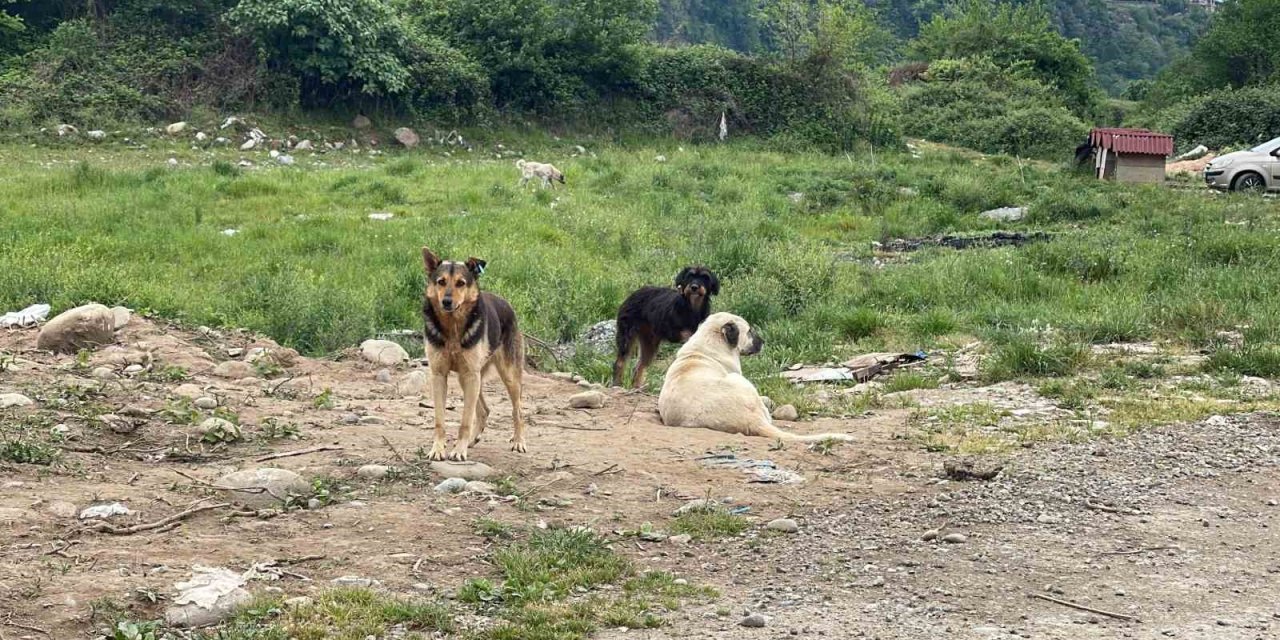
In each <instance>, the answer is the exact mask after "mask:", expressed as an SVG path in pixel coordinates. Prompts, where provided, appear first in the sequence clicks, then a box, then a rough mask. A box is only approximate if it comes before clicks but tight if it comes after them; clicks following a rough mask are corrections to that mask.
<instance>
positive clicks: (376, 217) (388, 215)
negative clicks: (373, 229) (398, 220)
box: [369, 212, 396, 220]
mask: <svg viewBox="0 0 1280 640" xmlns="http://www.w3.org/2000/svg"><path fill="white" fill-rule="evenodd" d="M394 217H396V215H395V214H394V213H385V212H379V213H371V214H369V219H370V220H390V219H392V218H394Z"/></svg>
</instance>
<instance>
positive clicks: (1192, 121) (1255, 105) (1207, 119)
mask: <svg viewBox="0 0 1280 640" xmlns="http://www.w3.org/2000/svg"><path fill="white" fill-rule="evenodd" d="M1162 120H1163V123H1164V124H1166V125H1167V126H1168V131H1170V132H1171V133H1173V135H1174V138H1175V139H1177V140H1181V141H1184V142H1187V143H1194V144H1203V145H1206V146H1208V147H1211V148H1221V147H1227V146H1251V145H1254V144H1257V143H1259V142H1264V141H1266V140H1269V139H1271V138H1273V137H1275V136H1276V135H1277V132H1278V131H1280V85H1271V86H1261V87H1248V88H1245V89H1224V90H1221V91H1217V92H1214V93H1211V94H1208V95H1206V96H1203V97H1200V98H1195V99H1192V100H1188V101H1186V102H1184V103H1182V104H1179V105H1176V106H1175V107H1172V108H1171V109H1170V110H1169V111H1167V112H1165V113H1164V114H1163V115H1162Z"/></svg>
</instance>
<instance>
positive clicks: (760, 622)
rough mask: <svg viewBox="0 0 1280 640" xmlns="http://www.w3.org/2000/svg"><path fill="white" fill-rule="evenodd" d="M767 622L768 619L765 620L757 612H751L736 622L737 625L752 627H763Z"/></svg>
mask: <svg viewBox="0 0 1280 640" xmlns="http://www.w3.org/2000/svg"><path fill="white" fill-rule="evenodd" d="M768 623H769V621H768V620H766V619H765V617H764V616H762V615H760V614H758V613H753V614H751V615H749V616H747V617H745V618H743V619H742V621H741V622H739V623H738V625H739V626H742V627H750V628H753V629H760V628H763V627H764V626H765V625H766V624H768Z"/></svg>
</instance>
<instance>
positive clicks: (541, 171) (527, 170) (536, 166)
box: [516, 160, 564, 189]
mask: <svg viewBox="0 0 1280 640" xmlns="http://www.w3.org/2000/svg"><path fill="white" fill-rule="evenodd" d="M516 168H517V169H519V170H520V186H521V187H523V186H524V185H526V184H528V183H529V181H530V180H532V179H534V178H539V179H541V180H542V188H543V189H546V188H547V187H548V186H551V187H554V185H552V184H551V183H552V182H553V181H554V182H559V183H560V184H564V174H563V173H561V172H560V170H559V169H557V168H555V167H554V166H553V165H550V164H546V163H543V162H526V161H524V160H516Z"/></svg>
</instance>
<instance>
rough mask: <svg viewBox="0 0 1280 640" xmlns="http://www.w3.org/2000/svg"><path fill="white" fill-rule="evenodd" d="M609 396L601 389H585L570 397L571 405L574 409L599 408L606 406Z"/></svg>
mask: <svg viewBox="0 0 1280 640" xmlns="http://www.w3.org/2000/svg"><path fill="white" fill-rule="evenodd" d="M606 399H607V397H606V396H605V395H604V394H603V393H601V392H599V391H583V392H582V393H578V394H574V395H573V396H571V397H570V398H569V407H570V408H573V409H599V408H601V407H603V406H604V404H605V401H606Z"/></svg>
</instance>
